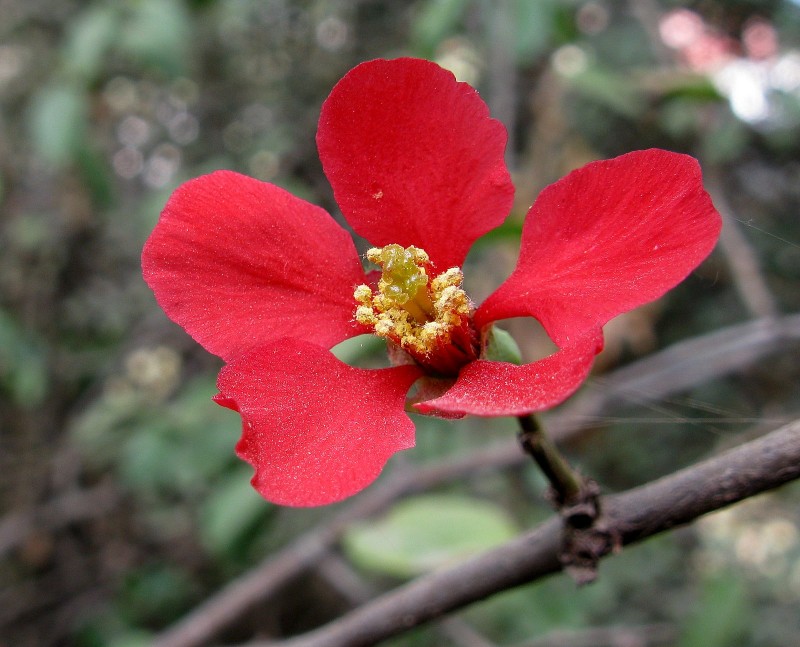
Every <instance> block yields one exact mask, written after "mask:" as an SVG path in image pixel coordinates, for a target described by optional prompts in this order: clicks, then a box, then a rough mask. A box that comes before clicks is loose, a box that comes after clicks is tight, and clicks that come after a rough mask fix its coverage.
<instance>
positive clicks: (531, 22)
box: [513, 0, 558, 61]
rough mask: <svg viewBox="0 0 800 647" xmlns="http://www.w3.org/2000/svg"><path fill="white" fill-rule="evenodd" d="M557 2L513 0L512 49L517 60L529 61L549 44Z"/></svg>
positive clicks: (551, 0)
mask: <svg viewBox="0 0 800 647" xmlns="http://www.w3.org/2000/svg"><path fill="white" fill-rule="evenodd" d="M557 8H558V3H557V2H555V1H554V0H537V1H536V2H531V1H530V0H514V3H513V11H514V27H515V28H514V37H515V38H514V40H515V42H514V49H515V54H516V56H517V60H519V61H530V60H531V59H533V58H534V57H536V56H538V55H539V54H541V53H542V52H543V51H544V50H545V49H546V48H547V46H548V45H549V44H550V42H551V40H552V37H553V31H554V27H555V16H556V10H557Z"/></svg>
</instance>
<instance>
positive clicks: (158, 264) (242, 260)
mask: <svg viewBox="0 0 800 647" xmlns="http://www.w3.org/2000/svg"><path fill="white" fill-rule="evenodd" d="M142 269H143V273H144V277H145V280H146V281H147V283H148V284H149V285H150V287H151V288H152V289H153V292H154V293H155V295H156V299H157V300H158V303H159V304H160V305H161V307H162V308H163V309H164V312H166V313H167V315H168V316H169V317H170V318H171V319H172V320H173V321H175V322H177V323H178V324H180V325H181V326H183V327H184V328H185V329H186V331H187V332H188V333H189V334H190V335H191V336H192V337H194V338H195V339H196V340H197V341H198V342H199V343H200V344H201V345H202V346H203V347H205V348H206V349H207V350H208V351H210V352H212V353H214V354H216V355H219V356H220V357H222V358H223V359H230V358H232V357H234V356H235V355H237V354H239V353H241V352H244V351H245V350H247V349H248V348H252V347H254V346H256V345H259V344H263V343H267V342H269V341H272V340H275V339H279V338H281V337H289V336H290V337H295V338H299V339H305V340H307V341H312V342H315V343H317V344H320V345H324V346H332V345H334V344H336V343H338V342H340V341H342V340H343V339H346V338H347V337H350V336H352V335H354V334H357V333H358V330H357V329H356V328H355V325H354V324H353V323H352V318H353V310H354V307H355V302H354V301H353V288H354V286H355V285H357V284H358V283H362V282H364V280H365V279H364V273H363V271H362V269H361V262H360V260H359V257H358V253H357V252H356V249H355V247H354V245H353V241H352V240H351V239H350V236H349V235H348V234H347V233H346V232H345V231H344V229H342V228H341V227H340V226H339V225H338V224H337V223H336V222H335V221H334V220H333V219H332V218H331V217H330V216H329V215H328V214H327V213H326V212H325V211H324V210H323V209H320V208H319V207H315V206H314V205H311V204H309V203H307V202H305V201H304V200H300V199H299V198H295V197H294V196H292V195H290V194H289V193H287V192H286V191H284V190H283V189H280V188H278V187H276V186H274V185H272V184H267V183H265V182H260V181H258V180H254V179H253V178H249V177H246V176H244V175H239V174H237V173H231V172H229V171H217V172H216V173H212V174H211V175H206V176H203V177H200V178H197V179H196V180H191V181H190V182H187V183H186V184H183V185H182V186H180V187H179V188H178V189H177V190H176V191H175V193H173V194H172V197H171V198H170V199H169V201H168V202H167V205H166V207H164V211H163V213H162V214H161V219H160V220H159V221H158V224H157V225H156V228H155V230H154V231H153V233H152V234H151V236H150V239H149V240H148V241H147V244H146V245H145V248H144V252H143V253H142Z"/></svg>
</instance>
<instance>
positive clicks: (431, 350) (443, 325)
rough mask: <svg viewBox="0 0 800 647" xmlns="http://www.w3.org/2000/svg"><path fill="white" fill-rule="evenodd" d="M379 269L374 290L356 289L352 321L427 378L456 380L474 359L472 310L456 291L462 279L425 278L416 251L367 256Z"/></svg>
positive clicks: (423, 257) (397, 249) (454, 270)
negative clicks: (426, 373) (385, 342)
mask: <svg viewBox="0 0 800 647" xmlns="http://www.w3.org/2000/svg"><path fill="white" fill-rule="evenodd" d="M367 259H368V260H369V261H371V262H372V263H375V264H376V265H378V266H379V267H380V268H381V278H380V280H379V281H378V289H377V290H376V291H373V290H372V289H371V288H370V287H369V286H368V285H359V286H358V287H357V288H356V290H355V292H354V294H353V297H354V298H355V300H356V303H357V304H358V306H357V307H356V310H355V319H356V321H357V322H358V323H360V324H362V325H364V326H367V327H369V328H372V330H373V331H374V333H375V334H376V335H378V336H379V337H384V338H386V339H387V340H389V341H390V342H391V343H392V344H394V345H395V346H396V347H399V348H400V349H402V350H403V351H405V352H406V353H407V354H408V355H410V356H411V357H412V358H413V359H414V360H415V361H416V362H417V363H418V364H420V365H421V366H422V367H424V368H426V369H428V370H430V371H431V372H433V373H438V374H442V375H456V374H457V373H458V369H459V368H461V366H463V365H464V364H466V363H467V362H470V361H472V360H474V359H475V358H476V357H477V355H478V350H479V349H478V341H477V333H476V332H475V329H474V327H473V325H472V312H473V305H472V302H471V301H470V300H469V297H468V296H467V293H466V292H464V290H462V289H461V284H462V282H463V280H464V275H463V273H462V272H461V269H460V268H458V267H451V268H450V269H448V270H446V271H445V272H442V273H441V274H438V275H436V276H435V277H433V278H431V275H432V273H433V266H432V265H431V262H430V259H429V258H428V254H427V253H426V252H425V251H424V250H422V249H419V248H417V247H413V246H412V247H406V248H403V247H401V246H400V245H387V246H386V247H381V248H375V247H374V248H372V249H370V250H369V251H367Z"/></svg>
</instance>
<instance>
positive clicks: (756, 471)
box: [250, 420, 800, 647]
mask: <svg viewBox="0 0 800 647" xmlns="http://www.w3.org/2000/svg"><path fill="white" fill-rule="evenodd" d="M797 478H800V420H797V421H795V422H792V423H790V424H788V425H786V426H784V427H782V428H781V429H779V430H777V431H774V432H772V433H770V434H768V435H766V436H763V437H761V438H759V439H757V440H754V441H752V442H749V443H746V444H744V445H741V446H739V447H737V448H735V449H733V450H730V451H728V452H725V453H724V454H721V455H720V456H717V457H715V458H711V459H708V460H706V461H704V462H702V463H699V464H696V465H694V466H692V467H689V468H686V469H683V470H680V471H678V472H676V473H674V474H672V475H670V476H667V477H664V478H662V479H659V480H657V481H653V482H651V483H648V484H646V485H644V486H641V487H638V488H635V489H633V490H629V491H628V492H624V493H622V494H617V495H614V496H609V497H607V498H605V499H604V505H603V510H604V514H605V521H606V523H607V525H608V528H609V529H610V530H611V531H612V532H613V533H614V534H615V535H616V536H617V537H618V538H619V539H620V540H621V542H622V543H623V544H630V543H633V542H637V541H641V540H643V539H645V538H647V537H650V536H652V535H655V534H657V533H660V532H663V531H665V530H669V529H670V528H674V527H675V526H679V525H681V524H685V523H688V522H690V521H693V520H694V519H696V518H697V517H699V516H701V515H703V514H706V513H708V512H711V511H713V510H717V509H719V508H723V507H725V506H726V505H729V504H731V503H734V502H736V501H741V500H742V499H746V498H748V497H751V496H753V495H755V494H758V493H760V492H764V491H766V490H770V489H772V488H776V487H778V486H780V485H783V484H785V483H787V482H789V481H792V480H794V479H797ZM560 543H561V523H560V520H559V519H557V518H553V519H551V520H549V521H547V522H545V523H543V524H542V525H540V526H538V527H537V528H535V529H534V530H532V531H530V532H528V533H525V534H523V535H522V536H520V537H518V538H517V539H515V540H513V541H511V542H509V543H507V544H505V545H504V546H501V547H500V548H497V549H494V550H491V551H488V552H486V553H484V554H482V555H479V556H477V557H475V558H473V559H470V560H468V561H466V562H464V563H462V564H461V565H459V566H457V567H455V568H452V569H449V570H445V571H440V572H436V573H432V574H429V575H427V576H424V577H421V578H419V579H417V580H414V581H412V582H410V583H409V584H406V585H404V586H401V587H399V588H398V589H395V590H393V591H390V592H389V593H387V594H385V595H383V596H381V597H380V598H378V599H376V600H374V601H373V602H371V603H370V604H367V605H366V606H364V607H361V608H360V609H357V610H355V611H353V612H352V613H350V614H348V615H346V616H344V617H342V618H340V619H339V620H336V621H334V622H332V623H330V624H329V625H326V626H325V627H322V628H321V629H317V630H316V631H313V632H311V633H309V634H306V635H304V636H300V637H298V638H296V639H292V640H288V641H282V642H273V643H251V644H250V647H256V646H257V645H259V646H263V647H265V646H266V645H270V646H271V647H365V646H368V645H374V644H376V643H378V642H380V641H381V640H384V639H386V638H389V637H391V636H394V635H396V634H399V633H402V632H404V631H407V630H408V629H410V628H412V627H416V626H418V625H420V624H423V623H425V622H428V621H429V620H432V619H434V618H438V617H440V616H442V615H444V614H445V613H449V612H450V611H454V610H456V609H460V608H462V607H464V606H467V605H468V604H471V603H473V602H477V601H479V600H482V599H484V598H486V597H488V596H490V595H493V594H495V593H498V592H500V591H505V590H507V589H510V588H512V587H515V586H518V585H520V584H527V583H530V582H533V581H535V580H538V579H541V578H544V577H546V576H548V575H551V574H553V573H556V572H557V571H559V570H560V568H561V564H560V563H559V558H558V553H559V550H560V547H561V546H560ZM611 549H612V546H611V545H609V546H608V547H607V550H606V554H607V553H608V552H610V550H611Z"/></svg>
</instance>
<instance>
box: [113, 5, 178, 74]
mask: <svg viewBox="0 0 800 647" xmlns="http://www.w3.org/2000/svg"><path fill="white" fill-rule="evenodd" d="M129 5H130V10H131V13H130V16H129V17H128V19H127V20H126V21H125V23H124V25H123V28H122V33H121V36H120V42H119V47H120V49H121V50H122V51H123V52H125V53H127V54H128V55H130V56H132V57H133V58H135V59H137V60H138V61H139V62H141V63H144V64H146V65H152V66H154V67H157V68H160V69H161V70H163V71H164V72H166V73H167V74H170V75H173V76H177V75H179V74H182V73H183V72H184V70H185V68H186V54H187V52H188V49H189V37H190V35H191V31H190V20H189V16H188V14H187V12H186V8H185V7H184V6H183V4H182V3H180V2H178V1H177V0H139V1H138V2H131V3H129Z"/></svg>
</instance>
